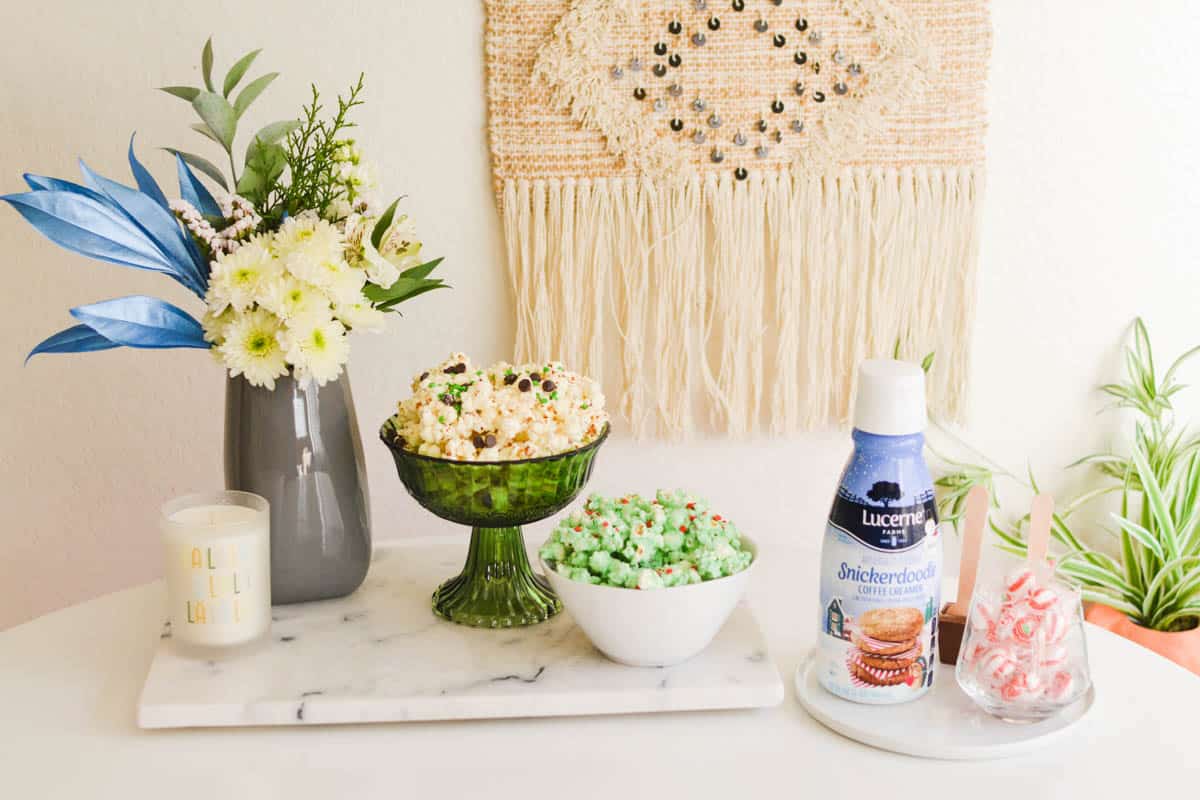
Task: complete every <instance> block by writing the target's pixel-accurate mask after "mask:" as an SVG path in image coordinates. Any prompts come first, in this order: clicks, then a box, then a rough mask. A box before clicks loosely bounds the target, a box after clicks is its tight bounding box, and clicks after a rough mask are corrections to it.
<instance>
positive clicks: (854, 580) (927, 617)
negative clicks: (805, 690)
mask: <svg viewBox="0 0 1200 800" xmlns="http://www.w3.org/2000/svg"><path fill="white" fill-rule="evenodd" d="M858 438H862V439H864V440H870V441H868V442H867V444H865V445H864V444H863V443H862V442H860V449H858V450H856V452H855V454H854V456H853V457H852V458H851V461H850V464H849V465H848V466H847V469H846V474H845V475H844V476H843V478H842V485H841V488H840V489H839V490H838V494H837V497H836V498H835V499H834V502H833V508H832V509H831V510H830V513H829V521H828V524H827V525H826V527H825V540H824V543H823V546H822V548H821V593H820V622H819V625H820V627H819V630H820V633H819V634H818V645H817V655H816V658H817V671H818V672H817V675H818V679H819V680H820V682H821V684H822V685H823V686H824V687H825V688H826V689H828V690H829V691H831V692H833V693H834V694H836V695H838V696H840V697H844V698H846V699H848V700H853V701H856V702H862V703H880V704H883V703H901V702H905V701H907V700H912V699H915V698H917V697H920V696H921V695H922V694H924V693H925V692H926V691H928V689H929V687H930V686H932V684H933V678H934V671H935V670H934V664H935V663H936V662H937V614H938V610H939V608H940V601H941V574H942V542H941V536H940V535H939V529H938V520H937V507H936V503H935V500H934V495H933V489H932V486H931V485H930V481H929V478H928V471H927V469H926V468H925V465H924V462H923V461H922V460H921V458H920V448H919V446H917V447H916V449H915V451H912V450H911V448H909V449H908V450H903V451H901V452H900V453H896V452H894V451H893V450H892V449H889V446H888V445H887V443H886V442H876V441H874V439H882V437H864V436H862V435H861V434H859V435H858V436H856V439H858ZM918 441H919V439H918Z"/></svg>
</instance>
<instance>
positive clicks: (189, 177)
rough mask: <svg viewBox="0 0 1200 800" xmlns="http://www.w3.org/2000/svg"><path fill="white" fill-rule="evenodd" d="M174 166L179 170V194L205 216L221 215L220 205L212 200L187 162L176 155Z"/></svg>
mask: <svg viewBox="0 0 1200 800" xmlns="http://www.w3.org/2000/svg"><path fill="white" fill-rule="evenodd" d="M175 167H176V168H177V169H178V170H179V196H180V197H182V198H183V199H184V200H186V201H188V202H189V203H191V204H192V205H193V206H195V208H196V210H198V211H199V212H200V213H201V214H204V215H205V216H208V217H219V216H221V207H220V206H218V205H217V201H216V200H213V196H212V194H210V193H209V191H208V189H206V188H205V186H204V184H203V183H201V182H200V179H199V178H197V177H196V173H194V172H192V170H191V169H190V168H189V167H188V165H187V162H185V161H184V160H183V159H182V158H180V157H179V156H178V155H176V156H175Z"/></svg>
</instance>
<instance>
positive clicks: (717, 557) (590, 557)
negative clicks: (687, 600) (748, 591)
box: [540, 491, 753, 590]
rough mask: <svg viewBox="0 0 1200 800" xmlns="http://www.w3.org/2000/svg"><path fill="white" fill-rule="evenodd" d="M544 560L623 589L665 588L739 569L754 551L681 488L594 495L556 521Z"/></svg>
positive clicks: (562, 570) (553, 566)
mask: <svg viewBox="0 0 1200 800" xmlns="http://www.w3.org/2000/svg"><path fill="white" fill-rule="evenodd" d="M540 553H541V556H542V560H543V561H545V562H546V564H547V565H548V566H550V568H551V569H553V570H554V571H555V572H557V573H558V574H560V575H563V576H564V577H567V578H570V579H571V580H576V581H580V582H583V583H593V584H603V585H605V586H617V587H622V588H626V589H645V590H649V589H663V588H670V587H673V586H686V585H689V584H693V583H700V582H701V581H705V580H714V579H716V578H723V577H726V576H728V575H733V574H734V573H736V572H741V571H742V570H744V569H746V568H747V567H748V566H750V562H751V560H752V558H753V555H752V554H751V553H750V551H749V550H747V549H745V545H744V544H743V543H742V540H741V534H740V533H739V532H738V530H737V528H736V527H735V526H734V525H733V523H731V522H729V520H726V519H724V518H723V517H722V516H721V515H720V514H713V513H711V512H710V511H709V510H708V504H707V503H706V502H704V501H703V500H701V499H699V498H696V497H694V496H692V495H689V494H686V493H684V492H666V491H660V492H658V493H657V495H656V496H655V498H654V499H653V500H647V499H645V498H643V497H641V496H640V495H636V494H634V495H626V496H625V497H620V498H607V497H603V496H601V495H592V496H591V497H589V498H588V501H587V504H586V505H585V506H584V508H583V513H582V514H581V513H578V512H576V513H573V514H571V515H569V516H568V517H567V518H566V519H563V520H562V521H560V522H559V523H558V525H557V526H556V527H555V528H554V530H553V531H552V532H551V534H550V538H549V539H548V540H547V541H546V543H545V544H544V545H542V548H541V551H540Z"/></svg>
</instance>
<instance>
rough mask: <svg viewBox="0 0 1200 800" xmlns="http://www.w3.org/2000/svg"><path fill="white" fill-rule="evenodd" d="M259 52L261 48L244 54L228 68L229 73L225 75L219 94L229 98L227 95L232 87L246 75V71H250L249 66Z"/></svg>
mask: <svg viewBox="0 0 1200 800" xmlns="http://www.w3.org/2000/svg"><path fill="white" fill-rule="evenodd" d="M261 52H262V48H259V49H258V50H252V51H251V52H249V53H246V55H244V56H242V57H241V58H239V59H238V60H237V63H235V64H234V65H233V66H232V67H230V68H229V72H227V73H225V84H224V85H223V86H222V87H221V88H222V92H221V93H222V94H224V95H225V97H229V93H230V92H232V91H233V87H235V86H237V85H238V81H240V80H241V79H242V76H243V75H245V74H246V70H248V69H250V65H251V64H253V63H254V59H255V58H257V57H258V54H259V53H261Z"/></svg>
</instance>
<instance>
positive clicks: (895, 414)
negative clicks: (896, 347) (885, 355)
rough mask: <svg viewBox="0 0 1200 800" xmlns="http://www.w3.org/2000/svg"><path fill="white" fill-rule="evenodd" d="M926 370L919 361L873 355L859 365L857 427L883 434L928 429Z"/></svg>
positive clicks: (856, 404) (855, 404) (898, 434)
mask: <svg viewBox="0 0 1200 800" xmlns="http://www.w3.org/2000/svg"><path fill="white" fill-rule="evenodd" d="M925 421H926V420H925V371H924V370H922V369H921V368H920V367H919V366H917V365H916V364H910V363H909V362H907V361H893V360H891V359H870V360H867V361H864V362H862V364H860V365H859V367H858V397H857V398H856V400H855V403H854V427H855V428H857V429H858V430H860V431H864V432H866V433H874V434H877V435H879V436H908V435H910V434H913V433H921V432H922V431H924V430H925Z"/></svg>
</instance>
